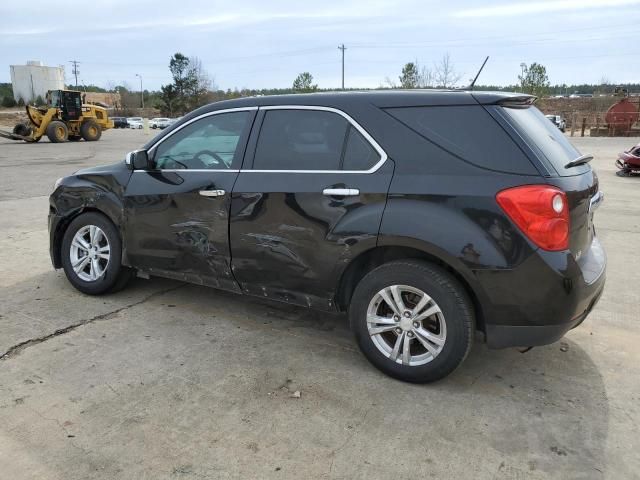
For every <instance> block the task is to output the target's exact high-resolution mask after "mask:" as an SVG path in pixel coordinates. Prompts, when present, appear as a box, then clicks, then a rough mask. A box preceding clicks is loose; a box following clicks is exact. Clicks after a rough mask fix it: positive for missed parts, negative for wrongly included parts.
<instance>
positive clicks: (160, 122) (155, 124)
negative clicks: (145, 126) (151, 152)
mask: <svg viewBox="0 0 640 480" xmlns="http://www.w3.org/2000/svg"><path fill="white" fill-rule="evenodd" d="M169 125H171V119H169V118H165V117H161V118H152V119H151V120H149V126H150V127H151V128H161V129H162V128H167V127H168V126H169Z"/></svg>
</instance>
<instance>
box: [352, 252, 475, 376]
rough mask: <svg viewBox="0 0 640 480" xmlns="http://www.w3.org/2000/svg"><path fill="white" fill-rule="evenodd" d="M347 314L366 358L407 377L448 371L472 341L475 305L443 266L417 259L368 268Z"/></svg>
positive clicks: (456, 364) (391, 371) (467, 350)
mask: <svg viewBox="0 0 640 480" xmlns="http://www.w3.org/2000/svg"><path fill="white" fill-rule="evenodd" d="M349 317H350V322H351V327H352V329H353V330H354V333H355V336H356V340H357V342H358V345H359V347H360V349H361V350H362V352H363V353H364V355H365V356H366V357H367V359H368V360H369V361H370V362H371V363H373V364H374V365H375V366H376V367H377V368H379V369H380V370H382V371H383V372H384V373H386V374H388V375H390V376H392V377H395V378H398V379H401V380H405V381H409V382H415V383H427V382H433V381H436V380H439V379H441V378H443V377H445V376H447V375H449V374H450V373H451V372H453V371H454V370H455V369H456V368H457V367H458V366H459V365H460V364H461V363H462V361H463V360H464V359H465V358H466V356H467V354H468V353H469V351H470V349H471V345H472V343H473V333H474V314H473V307H472V303H471V301H470V299H469V297H468V295H467V294H466V291H465V290H464V288H463V287H462V286H461V285H460V283H459V282H458V281H457V280H456V279H455V278H454V277H453V276H451V275H450V274H449V273H447V272H446V271H445V270H443V269H441V268H440V267H437V266H435V265H432V264H429V263H426V262H421V261H417V260H405V261H394V262H390V263H386V264H383V265H381V266H379V267H377V268H375V269H374V270H372V271H371V272H369V273H368V274H367V275H366V276H365V277H364V278H363V279H362V280H361V281H360V283H359V284H358V286H357V287H356V290H355V292H354V294H353V298H352V301H351V305H350V308H349Z"/></svg>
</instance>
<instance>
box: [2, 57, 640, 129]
mask: <svg viewBox="0 0 640 480" xmlns="http://www.w3.org/2000/svg"><path fill="white" fill-rule="evenodd" d="M520 67H521V74H520V75H518V76H517V79H518V81H517V82H514V83H512V84H510V85H506V86H505V85H476V86H475V87H474V88H475V90H495V91H518V92H525V93H530V94H533V95H536V96H539V97H542V96H545V95H570V94H573V93H578V94H593V93H595V92H597V93H613V92H614V89H615V87H616V84H615V83H613V82H611V81H610V80H609V79H608V78H606V77H603V78H602V79H601V80H600V82H599V83H597V84H586V83H585V84H573V85H567V84H562V85H558V84H556V85H551V83H550V81H549V77H548V74H547V69H546V67H545V66H544V65H542V64H540V63H536V62H534V63H531V64H530V65H526V64H521V65H520ZM168 68H169V71H170V73H171V78H172V82H171V83H169V84H166V85H162V86H161V87H160V90H158V91H149V90H144V91H143V92H142V98H141V92H140V91H139V90H138V91H136V90H135V88H131V87H130V86H129V85H127V84H126V83H125V82H123V83H122V84H121V85H113V84H110V85H107V86H106V88H102V87H99V86H97V85H82V86H79V87H77V89H78V90H82V91H86V92H101V93H114V101H113V104H114V106H115V107H116V109H117V110H118V111H120V112H121V113H125V114H126V113H127V112H131V113H133V112H134V111H135V109H137V108H139V107H140V106H141V104H142V99H144V104H145V105H146V106H148V107H152V108H155V109H158V110H160V111H161V112H162V114H164V115H167V116H172V117H173V116H179V115H183V114H185V113H186V112H189V111H191V110H194V109H195V108H198V107H200V106H202V105H206V104H208V103H211V102H215V101H219V100H228V99H233V98H240V97H246V96H253V95H281V94H288V93H309V92H316V91H333V90H338V89H335V88H333V89H332V88H321V87H319V86H318V84H317V83H314V78H313V75H312V74H311V73H310V72H301V73H300V74H299V75H298V76H297V77H296V78H295V79H294V81H293V82H292V84H291V87H290V88H262V89H247V88H244V89H237V88H236V89H233V90H232V89H227V90H221V89H219V88H218V87H217V86H216V84H215V81H214V77H213V76H212V75H210V74H209V73H208V72H207V71H206V70H205V69H204V67H203V65H202V62H201V60H200V59H199V58H198V57H188V56H186V55H184V54H182V53H180V52H178V53H175V54H174V55H173V56H172V57H171V58H170V60H169V64H168ZM474 74H475V72H474ZM396 78H397V80H395V79H393V78H389V77H387V78H386V79H385V80H384V82H382V83H381V85H380V86H379V87H378V88H379V89H395V88H402V89H414V88H455V87H464V86H465V85H466V84H462V82H461V79H462V78H463V74H462V73H461V72H459V70H458V69H457V68H456V66H455V64H454V62H453V61H452V59H451V57H450V56H449V54H448V53H447V54H445V55H443V56H442V58H441V59H440V60H439V61H438V62H434V63H433V64H432V65H431V66H427V65H421V64H420V63H419V62H418V61H417V60H416V61H413V62H407V63H405V64H404V66H403V67H402V69H401V71H400V74H399V75H398V76H397V77H396ZM619 86H621V87H623V88H626V89H627V90H628V91H630V92H631V91H636V92H637V91H640V84H637V83H635V84H621V85H619ZM67 88H69V89H71V90H72V89H76V87H73V86H71V85H69V86H67ZM353 90H355V89H353ZM359 90H361V89H359ZM116 94H117V95H116ZM38 102H40V103H38ZM41 103H42V101H41V99H39V98H38V99H36V104H41ZM0 105H2V107H5V108H9V107H14V106H16V105H24V101H22V99H18V100H17V101H16V99H14V98H13V92H12V88H11V84H10V83H0Z"/></svg>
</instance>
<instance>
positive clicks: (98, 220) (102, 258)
mask: <svg viewBox="0 0 640 480" xmlns="http://www.w3.org/2000/svg"><path fill="white" fill-rule="evenodd" d="M61 253H62V255H61V257H62V267H63V269H64V273H65V275H66V276H67V279H68V280H69V282H71V284H72V285H73V286H74V287H75V288H76V289H78V290H79V291H81V292H83V293H87V294H89V295H99V294H102V293H107V292H114V291H117V290H119V289H121V288H123V287H124V286H125V285H126V283H127V282H128V281H129V279H130V278H131V277H132V276H133V274H134V272H133V270H131V269H129V268H127V267H124V266H123V265H122V264H121V263H120V262H121V255H122V243H121V241H120V236H119V235H118V231H117V230H116V228H115V226H114V225H113V223H111V221H110V220H109V219H108V218H106V217H105V216H104V215H101V214H99V213H96V212H90V213H85V214H82V215H80V216H78V217H76V218H75V219H74V220H73V221H72V222H71V223H70V224H69V226H68V228H67V230H66V231H65V234H64V237H63V239H62V251H61Z"/></svg>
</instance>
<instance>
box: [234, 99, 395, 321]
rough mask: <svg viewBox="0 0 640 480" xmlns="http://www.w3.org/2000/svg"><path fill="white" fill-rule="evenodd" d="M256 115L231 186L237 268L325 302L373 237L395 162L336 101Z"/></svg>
mask: <svg viewBox="0 0 640 480" xmlns="http://www.w3.org/2000/svg"><path fill="white" fill-rule="evenodd" d="M263 110H264V111H263ZM260 122H261V125H259V127H260V128H254V134H252V138H251V140H250V145H251V147H250V148H249V150H248V152H247V157H250V156H252V157H253V162H252V168H244V169H243V170H242V171H241V172H240V175H239V176H238V180H237V181H236V185H235V187H234V189H233V197H232V205H231V223H230V238H231V251H232V256H233V273H234V275H235V278H236V280H237V281H238V282H239V283H240V285H241V287H242V289H243V290H244V291H245V292H247V293H251V294H255V295H259V296H266V297H268V298H273V299H276V300H284V301H287V302H290V303H296V304H300V305H305V306H314V307H317V308H326V309H331V308H332V307H333V304H332V302H333V297H334V293H335V291H336V289H337V284H338V282H339V279H340V274H341V272H342V271H343V270H344V268H345V267H346V265H348V264H349V263H350V261H351V260H352V259H353V258H354V257H356V256H357V255H358V254H360V253H362V252H363V251H365V250H368V249H370V248H373V247H375V245H376V241H377V233H378V228H379V225H380V221H381V219H382V213H383V210H384V206H385V203H386V196H387V190H388V188H389V184H390V182H391V177H392V175H393V163H392V162H391V161H390V160H387V158H386V154H385V153H384V151H382V149H381V148H380V147H379V146H378V145H377V143H375V142H374V141H373V139H372V138H371V137H369V136H368V134H367V133H366V132H365V131H364V130H363V129H362V128H361V127H360V126H359V125H357V124H356V123H355V122H353V120H352V119H350V118H349V117H347V116H346V115H344V114H343V113H342V112H339V111H337V110H334V109H330V108H323V107H302V106H298V107H261V109H260V114H259V116H258V118H257V120H256V123H260ZM258 131H259V134H258V136H257V137H256V133H255V132H258ZM251 154H253V155H251ZM247 160H249V158H247ZM248 163H249V162H248ZM247 167H249V165H247Z"/></svg>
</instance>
